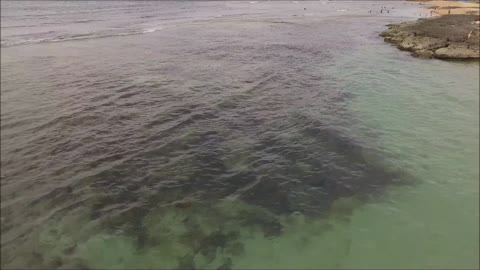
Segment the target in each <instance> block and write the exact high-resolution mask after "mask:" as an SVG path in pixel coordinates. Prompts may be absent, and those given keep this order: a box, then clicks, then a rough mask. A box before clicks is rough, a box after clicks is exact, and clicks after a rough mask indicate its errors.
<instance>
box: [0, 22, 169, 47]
mask: <svg viewBox="0 0 480 270" xmlns="http://www.w3.org/2000/svg"><path fill="white" fill-rule="evenodd" d="M161 29H163V28H162V27H159V26H156V27H150V28H145V29H137V30H131V31H126V32H118V33H111V32H109V33H95V34H70V35H68V34H63V35H57V36H53V37H45V38H26V39H23V40H2V41H1V43H0V45H1V47H2V48H6V47H14V46H20V45H27V44H38V43H49V42H62V41H75V40H86V39H98V38H108V37H120V36H129V35H140V34H148V33H153V32H156V31H158V30H161Z"/></svg>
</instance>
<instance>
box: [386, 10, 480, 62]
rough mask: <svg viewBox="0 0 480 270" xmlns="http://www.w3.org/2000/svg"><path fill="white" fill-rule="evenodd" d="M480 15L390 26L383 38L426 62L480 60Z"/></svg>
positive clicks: (448, 17)
mask: <svg viewBox="0 0 480 270" xmlns="http://www.w3.org/2000/svg"><path fill="white" fill-rule="evenodd" d="M478 20H479V17H478V16H476V15H449V16H442V17H437V18H433V19H419V20H418V21H416V22H412V23H401V24H392V25H388V28H389V30H387V31H385V32H383V33H382V34H381V36H383V37H384V38H385V41H386V42H389V43H392V44H394V45H396V46H397V47H398V48H399V49H401V50H406V51H411V52H412V55H414V56H417V57H422V58H438V59H480V46H479V42H480V35H479V25H478V24H477V23H476V22H477V21H478Z"/></svg>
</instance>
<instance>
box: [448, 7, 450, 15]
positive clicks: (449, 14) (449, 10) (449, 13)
mask: <svg viewBox="0 0 480 270" xmlns="http://www.w3.org/2000/svg"><path fill="white" fill-rule="evenodd" d="M448 15H450V7H448Z"/></svg>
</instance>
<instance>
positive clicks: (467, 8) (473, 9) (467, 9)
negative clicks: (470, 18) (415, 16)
mask: <svg viewBox="0 0 480 270" xmlns="http://www.w3.org/2000/svg"><path fill="white" fill-rule="evenodd" d="M420 2H422V3H425V4H426V5H429V6H431V8H433V12H434V13H436V14H438V15H448V14H452V15H465V14H467V15H479V14H480V3H478V2H476V3H474V2H471V3H467V2H457V1H442V0H434V1H420ZM449 10H450V13H449Z"/></svg>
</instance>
